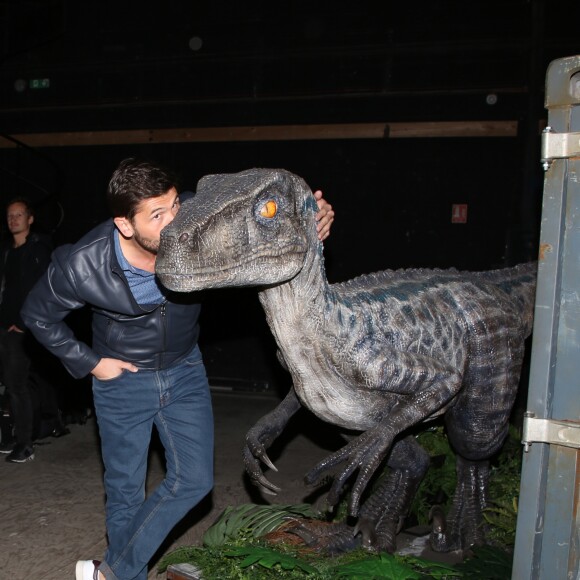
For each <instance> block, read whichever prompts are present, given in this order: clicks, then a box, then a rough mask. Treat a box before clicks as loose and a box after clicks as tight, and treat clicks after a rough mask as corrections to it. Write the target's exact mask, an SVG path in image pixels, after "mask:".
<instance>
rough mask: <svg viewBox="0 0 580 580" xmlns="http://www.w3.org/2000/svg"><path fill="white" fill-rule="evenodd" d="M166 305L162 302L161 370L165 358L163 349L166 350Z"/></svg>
mask: <svg viewBox="0 0 580 580" xmlns="http://www.w3.org/2000/svg"><path fill="white" fill-rule="evenodd" d="M166 304H167V302H163V304H161V309H160V312H161V328H162V329H163V333H162V335H163V339H162V344H161V355H160V361H159V367H160V368H163V362H164V356H165V349H166V348H167V312H166Z"/></svg>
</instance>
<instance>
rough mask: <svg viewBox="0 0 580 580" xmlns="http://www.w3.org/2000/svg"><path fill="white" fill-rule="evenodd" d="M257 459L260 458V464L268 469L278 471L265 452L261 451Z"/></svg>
mask: <svg viewBox="0 0 580 580" xmlns="http://www.w3.org/2000/svg"><path fill="white" fill-rule="evenodd" d="M258 457H259V458H260V461H262V463H265V464H266V465H267V466H268V467H269V468H270V469H272V470H273V471H278V468H277V467H276V466H275V465H274V464H273V463H272V461H271V460H270V458H269V457H268V454H267V453H266V451H265V450H262V451H261V452H260V453H259V454H258Z"/></svg>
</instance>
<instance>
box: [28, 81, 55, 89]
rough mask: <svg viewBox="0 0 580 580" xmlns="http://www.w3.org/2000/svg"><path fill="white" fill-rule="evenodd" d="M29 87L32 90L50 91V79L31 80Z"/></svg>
mask: <svg viewBox="0 0 580 580" xmlns="http://www.w3.org/2000/svg"><path fill="white" fill-rule="evenodd" d="M29 86H30V88H31V89H48V88H49V87H50V79H30V82H29Z"/></svg>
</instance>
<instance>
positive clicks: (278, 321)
mask: <svg viewBox="0 0 580 580" xmlns="http://www.w3.org/2000/svg"><path fill="white" fill-rule="evenodd" d="M315 213H316V203H315V200H314V198H313V196H312V193H311V191H310V189H309V188H308V186H307V185H306V184H305V183H304V181H303V180H302V179H300V178H299V177H297V176H295V175H293V174H291V173H289V172H287V171H284V170H266V169H253V170H248V171H244V172H242V173H239V174H231V175H213V176H207V177H205V178H203V179H202V180H201V181H200V183H199V186H198V192H197V194H196V196H195V197H194V198H193V199H192V200H189V201H187V202H185V203H184V204H183V206H182V208H181V210H180V212H179V213H178V215H177V217H176V218H175V220H174V221H173V222H172V223H171V225H170V226H168V227H167V228H166V229H165V230H164V231H163V232H162V236H161V247H160V250H159V254H158V257H157V274H158V276H159V277H160V279H161V281H162V282H163V284H164V285H165V286H167V287H168V288H170V289H171V290H175V291H181V292H187V291H192V290H202V289H206V288H222V287H232V286H259V287H260V289H259V297H260V301H261V303H262V306H263V308H264V311H265V313H266V317H267V320H268V323H269V325H270V328H271V330H272V333H273V334H274V336H275V339H276V341H277V344H278V347H279V349H280V355H281V359H283V363H284V365H285V366H286V368H287V369H288V371H289V372H290V373H291V375H292V380H293V388H292V389H291V391H290V392H289V393H288V395H287V397H286V398H285V399H284V401H283V402H282V403H281V404H280V405H279V406H278V407H277V408H276V409H275V410H274V411H272V412H271V413H269V414H268V415H266V416H265V417H263V418H262V419H260V420H259V421H258V422H257V424H256V425H255V426H254V427H253V428H252V429H251V430H250V431H249V433H248V434H247V437H246V442H247V445H246V447H245V449H244V462H245V465H246V469H247V471H248V473H249V475H250V477H251V478H252V480H253V481H254V482H255V483H257V484H258V485H260V486H261V487H262V488H263V489H265V490H266V491H270V492H276V491H278V488H277V487H276V486H275V485H273V484H272V483H270V482H269V481H268V480H267V479H266V477H265V476H264V474H263V473H262V469H261V466H260V462H264V463H265V464H266V465H268V466H269V467H274V466H273V465H272V464H271V462H270V460H269V459H268V457H267V455H266V449H267V448H268V446H270V445H271V443H272V442H273V441H274V440H275V439H276V437H278V436H279V435H280V433H281V432H282V430H283V429H284V427H285V426H286V424H287V423H288V420H289V419H290V417H291V416H292V415H293V414H294V413H295V412H296V411H297V410H298V409H299V408H300V407H301V406H305V407H307V408H308V409H309V410H310V411H312V412H313V413H314V414H315V415H317V416H318V417H320V418H321V419H323V420H325V421H328V422H330V423H332V424H335V425H338V426H340V427H344V428H347V429H350V430H355V431H360V435H358V436H357V437H356V438H354V439H353V440H352V441H350V442H349V443H348V444H346V445H345V446H344V447H343V448H341V449H340V450H338V451H336V452H335V453H332V454H331V455H330V456H329V457H327V458H326V459H324V460H323V461H321V462H320V463H319V464H318V465H316V466H315V467H314V468H313V469H312V470H311V471H310V472H309V473H308V474H307V476H306V481H307V482H308V483H315V482H317V481H319V480H320V479H321V478H322V477H324V476H325V475H327V474H328V473H332V477H333V483H332V486H331V488H330V491H329V494H328V498H327V501H328V503H329V504H330V505H331V506H334V505H336V504H337V503H338V501H339V499H340V495H341V492H342V491H343V488H344V486H345V484H346V483H347V481H351V480H354V483H353V486H352V493H351V496H350V502H349V512H350V515H352V516H358V523H357V525H356V526H355V527H354V528H350V529H348V532H347V536H349V537H350V538H351V540H352V538H353V537H354V536H356V540H354V541H353V542H350V543H349V542H345V540H344V534H339V535H341V540H340V543H341V544H343V545H347V544H348V546H347V547H351V546H352V545H355V544H356V543H357V542H362V544H363V545H365V546H368V547H369V548H373V549H377V550H388V551H391V552H392V551H393V550H394V549H395V537H396V534H397V533H398V531H399V527H400V525H401V522H402V520H403V518H404V517H405V515H406V514H407V512H408V509H409V504H410V502H411V500H412V498H413V494H414V493H415V491H416V489H417V487H418V485H419V483H420V481H421V479H422V477H423V475H424V473H425V471H426V470H427V469H428V466H429V457H428V455H427V453H426V452H425V451H424V450H423V449H422V448H421V447H420V446H419V444H418V443H417V441H416V439H415V438H414V437H412V436H409V434H408V433H407V430H408V429H409V428H411V427H413V426H415V425H417V424H419V423H421V422H423V421H427V420H430V419H433V418H434V417H437V416H439V415H442V414H444V415H445V422H446V427H447V433H448V437H449V439H450V442H451V444H452V446H453V448H454V450H455V451H456V453H457V455H458V469H457V475H458V482H457V488H456V492H455V496H454V500H453V506H452V509H451V513H450V516H449V521H448V522H444V521H441V520H439V519H438V522H437V525H436V526H435V529H434V530H433V533H432V535H431V541H432V544H433V547H434V548H435V549H437V550H441V551H448V550H455V549H462V548H467V547H469V546H470V545H472V544H479V543H482V542H483V541H484V535H483V531H482V528H481V526H480V524H481V522H482V515H481V511H482V509H483V508H484V507H485V506H486V494H487V479H488V473H489V464H488V460H489V458H490V457H491V456H493V455H494V454H495V453H496V452H497V451H498V450H499V449H500V447H501V445H502V443H503V441H504V439H505V437H506V434H507V430H508V419H509V416H510V411H511V408H512V405H513V402H514V399H515V396H516V391H517V386H518V381H519V376H520V369H521V364H522V359H523V355H524V341H525V338H526V337H527V336H528V335H529V334H530V332H531V329H532V318H533V303H534V294H535V280H536V265H535V264H526V265H520V266H516V267H513V268H506V269H501V270H495V271H489V272H479V273H473V272H458V271H456V270H426V269H425V270H424V269H416V270H399V271H383V272H378V273H374V274H369V275H366V276H360V277H358V278H355V279H353V280H350V281H348V282H344V283H340V284H329V283H328V281H327V279H326V275H325V271H324V259H323V252H322V244H321V242H319V240H318V239H317V234H316V226H315V220H314V215H315ZM384 463H386V464H387V465H388V466H389V467H390V468H391V470H390V475H389V476H388V477H387V478H386V479H385V481H384V482H383V483H382V484H381V485H380V486H379V487H378V489H377V490H376V491H375V492H374V493H373V494H372V495H371V496H370V497H369V498H368V499H367V500H366V501H364V503H362V505H360V504H361V497H362V495H363V492H364V491H365V488H366V487H367V485H368V483H369V481H370V480H371V478H372V476H373V474H374V473H375V472H376V470H377V469H378V468H379V466H381V465H384ZM335 471H337V472H336V473H335ZM359 505H360V509H359ZM345 529H346V527H345ZM297 533H302V535H303V537H305V538H308V536H309V531H308V530H307V529H303V530H301V532H300V531H298V532H297ZM308 540H309V541H310V542H313V543H316V539H315V538H308Z"/></svg>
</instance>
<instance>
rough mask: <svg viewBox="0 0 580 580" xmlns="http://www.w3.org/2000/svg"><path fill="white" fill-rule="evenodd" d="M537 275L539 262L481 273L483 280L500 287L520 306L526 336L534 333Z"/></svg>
mask: <svg viewBox="0 0 580 580" xmlns="http://www.w3.org/2000/svg"><path fill="white" fill-rule="evenodd" d="M537 274H538V264H537V262H527V263H525V264H518V265H517V266H513V267H511V268H502V269H500V270H489V271H487V272H480V273H479V275H480V276H481V277H482V278H484V279H486V280H488V281H489V282H492V283H494V284H496V285H497V286H499V287H500V288H501V289H502V290H503V291H504V292H505V293H506V294H508V295H509V296H511V297H512V298H513V299H514V300H516V301H517V302H518V303H519V304H520V311H521V313H522V318H523V321H524V324H525V329H526V336H529V335H530V334H531V333H532V326H533V322H534V305H535V300H536V278H537Z"/></svg>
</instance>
